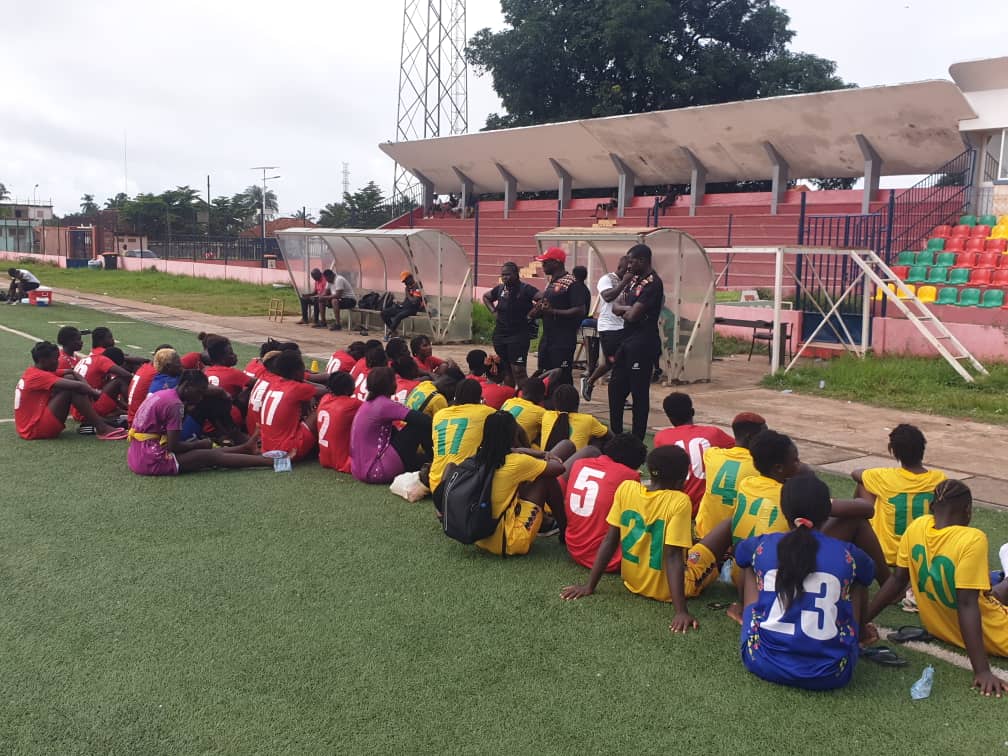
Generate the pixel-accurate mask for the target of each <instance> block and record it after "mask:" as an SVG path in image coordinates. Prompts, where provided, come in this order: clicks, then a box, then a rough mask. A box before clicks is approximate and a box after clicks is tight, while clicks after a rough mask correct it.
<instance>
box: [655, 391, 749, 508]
mask: <svg viewBox="0 0 1008 756" xmlns="http://www.w3.org/2000/svg"><path fill="white" fill-rule="evenodd" d="M662 408H663V409H664V410H665V416H666V417H667V418H668V419H669V422H670V423H672V427H671V428H665V429H664V430H660V431H658V433H656V434H655V437H654V445H655V447H659V446H669V445H671V444H675V445H676V446H678V447H679V448H680V449H685V450H686V453H687V454H689V458H690V473H689V476H688V477H687V478H686V488H685V491H686V495H687V496H689V497H690V501H692V502H693V514H694V516H695V515H696V513H697V509H698V508H699V507H700V499H702V498H703V494H704V480H705V475H704V461H703V457H704V452H705V451H707V450H708V449H710V448H711V447H719V448H721V449H730V448H732V447H733V446H735V439H733V438H732V437H731V436H729V435H728V434H727V433H725V432H724V431H723V430H721V429H720V428H715V427H714V426H713V425H695V424H694V423H693V414H694V413H693V400H692V399H690V397H689V394H684V393H682V392H680V391H673V392H672V393H671V394H669V395H668V396H666V397H665V401H663V402H662Z"/></svg>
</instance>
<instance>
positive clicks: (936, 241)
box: [927, 236, 945, 250]
mask: <svg viewBox="0 0 1008 756" xmlns="http://www.w3.org/2000/svg"><path fill="white" fill-rule="evenodd" d="M927 248H928V249H935V250H941V249H945V239H944V237H941V236H932V237H931V238H930V239H928V245H927Z"/></svg>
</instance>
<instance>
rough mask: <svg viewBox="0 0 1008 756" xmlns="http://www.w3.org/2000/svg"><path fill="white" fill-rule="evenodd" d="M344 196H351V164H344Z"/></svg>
mask: <svg viewBox="0 0 1008 756" xmlns="http://www.w3.org/2000/svg"><path fill="white" fill-rule="evenodd" d="M343 194H350V163H346V162H345V163H343Z"/></svg>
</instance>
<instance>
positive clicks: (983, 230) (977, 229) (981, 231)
mask: <svg viewBox="0 0 1008 756" xmlns="http://www.w3.org/2000/svg"><path fill="white" fill-rule="evenodd" d="M990 232H991V227H990V226H981V225H980V224H979V223H978V224H977V225H975V226H973V231H972V232H971V233H970V238H973V237H974V236H978V237H980V238H981V239H986V238H987V237H988V236H990Z"/></svg>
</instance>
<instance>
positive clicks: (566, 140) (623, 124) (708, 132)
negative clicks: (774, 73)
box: [380, 81, 976, 192]
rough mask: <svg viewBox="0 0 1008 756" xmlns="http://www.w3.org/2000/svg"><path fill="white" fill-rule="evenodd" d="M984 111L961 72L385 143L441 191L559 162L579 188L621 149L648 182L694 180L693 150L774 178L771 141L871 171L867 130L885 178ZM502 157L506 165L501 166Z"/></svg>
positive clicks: (803, 160)
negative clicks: (954, 78)
mask: <svg viewBox="0 0 1008 756" xmlns="http://www.w3.org/2000/svg"><path fill="white" fill-rule="evenodd" d="M975 117H976V114H975V113H974V112H973V109H972V108H971V107H970V104H969V102H967V100H966V98H965V97H964V96H963V94H962V92H961V91H960V90H959V88H958V87H956V85H955V84H953V83H952V82H950V81H923V82H917V83H913V84H899V85H894V86H883V87H865V88H861V89H844V90H837V91H832V92H817V93H813V94H803V95H790V96H786V97H771V98H766V99H762V100H747V101H743V102H729V103H724V104H720V105H705V106H702V107H692V108H681V109H677V110H661V111H655V112H651V113H639V114H635V115H625V116H611V117H608V118H593V119H588V120H580V121H569V122H566V123H554V124H545V125H542V126H528V127H523V128H515V129H504V130H500V131H486V132H479V133H475V134H464V135H460V136H449V137H438V138H434V139H422V140H415V141H410V142H396V143H392V142H388V143H385V144H382V145H380V148H381V150H382V151H383V152H385V153H386V154H388V155H389V156H390V157H392V158H393V159H394V160H396V161H397V162H398V163H399V164H400V165H402V166H404V167H406V168H407V169H409V170H411V171H415V172H417V173H420V174H422V175H423V176H424V177H426V178H427V179H429V180H430V181H432V182H433V184H434V187H435V190H436V191H440V192H445V191H448V190H449V189H454V187H457V186H458V185H459V183H460V179H459V177H458V175H457V173H456V170H455V169H457V170H458V171H460V172H461V173H462V174H464V175H465V176H466V177H468V178H469V179H471V180H472V181H473V183H474V185H475V187H476V189H477V191H499V190H500V188H501V186H502V183H503V179H502V177H501V175H502V174H501V171H500V168H503V169H504V170H505V171H507V173H509V174H510V175H512V176H514V177H515V178H516V179H517V183H518V188H519V190H522V191H540V190H551V189H556V188H557V174H556V171H555V170H554V168H553V166H552V164H551V163H550V160H551V159H552V160H553V161H555V162H556V163H557V164H559V165H560V166H561V167H562V168H563V169H564V170H566V171H567V172H568V173H569V174H570V175H571V177H572V181H573V184H574V186H582V187H604V186H614V185H615V184H616V168H615V167H614V162H613V159H612V156H614V155H615V156H617V157H619V158H620V160H622V161H623V162H624V163H625V164H626V165H627V166H628V167H629V168H630V169H631V170H632V171H633V172H634V174H635V176H636V180H637V183H638V184H644V185H659V184H668V183H687V182H689V180H690V175H691V170H692V165H691V163H690V159H689V156H688V155H687V153H686V152H684V150H683V149H682V148H684V147H685V148H688V150H689V151H690V152H692V153H693V155H694V156H695V157H696V159H698V160H699V161H700V163H702V164H703V166H704V167H705V168H706V170H707V181H737V180H749V179H765V178H768V177H769V176H770V174H771V171H772V164H771V160H770V157H769V152H770V151H768V149H767V147H766V145H767V144H770V145H772V146H773V148H774V149H775V150H776V151H777V153H779V154H780V155H781V156H782V157H783V158H784V160H786V161H787V163H788V165H789V168H790V175H791V176H792V177H796V178H801V177H832V176H837V177H857V176H862V175H863V174H864V163H865V158H864V154H863V153H862V151H861V148H860V146H859V144H858V141H857V140H856V138H855V137H856V135H859V134H860V135H863V136H864V137H865V139H867V141H868V143H869V144H870V145H871V146H872V147H873V148H874V150H875V151H876V152H877V153H878V154H879V155H880V156H881V158H882V173H883V174H884V175H906V174H920V173H930V172H931V171H932V170H934V169H935V168H937V167H939V166H941V165H942V164H944V163H945V162H946V161H948V160H950V159H951V158H953V157H955V156H956V155H958V154H959V153H961V152H962V151H963V149H964V145H963V141H962V138H961V136H960V133H959V121H960V120H962V119H972V118H975ZM498 166H500V168H498Z"/></svg>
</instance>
